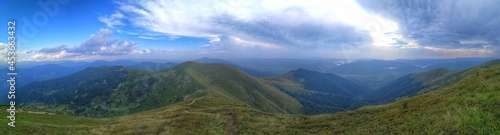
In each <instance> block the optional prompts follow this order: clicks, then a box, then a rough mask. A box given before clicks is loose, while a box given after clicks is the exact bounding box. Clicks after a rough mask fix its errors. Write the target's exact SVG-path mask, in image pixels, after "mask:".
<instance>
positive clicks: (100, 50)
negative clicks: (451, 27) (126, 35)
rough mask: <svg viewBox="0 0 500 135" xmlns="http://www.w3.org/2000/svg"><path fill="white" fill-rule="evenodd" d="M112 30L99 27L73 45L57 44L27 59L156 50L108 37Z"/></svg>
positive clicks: (73, 57) (140, 52)
mask: <svg viewBox="0 0 500 135" xmlns="http://www.w3.org/2000/svg"><path fill="white" fill-rule="evenodd" d="M112 34H113V31H111V30H110V29H100V30H99V31H97V33H96V34H94V35H91V37H90V38H89V39H88V40H85V41H83V42H82V43H80V44H78V45H75V46H71V47H70V46H68V45H59V46H55V47H46V48H42V49H40V50H38V51H36V52H35V53H34V54H33V55H32V56H31V57H30V58H29V59H28V60H35V61H37V60H58V59H89V58H99V57H103V56H121V55H130V54H151V53H154V52H155V51H156V50H149V49H145V50H139V49H137V48H138V45H137V43H136V42H133V41H120V40H118V39H110V36H111V35H112Z"/></svg>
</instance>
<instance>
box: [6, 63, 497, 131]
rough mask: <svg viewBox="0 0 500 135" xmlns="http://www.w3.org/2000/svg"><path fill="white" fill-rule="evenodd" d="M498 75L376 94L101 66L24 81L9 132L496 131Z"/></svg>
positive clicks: (420, 81)
mask: <svg viewBox="0 0 500 135" xmlns="http://www.w3.org/2000/svg"><path fill="white" fill-rule="evenodd" d="M499 81H500V61H499V60H493V61H489V62H486V63H483V64H480V65H477V66H474V67H472V68H469V69H466V70H453V71H452V70H448V69H444V68H438V69H434V70H430V71H426V72H420V73H412V74H408V75H406V76H403V77H401V78H399V79H396V81H394V82H392V83H390V84H388V85H386V86H384V87H382V88H380V89H377V90H370V89H369V88H367V87H366V86H363V85H361V84H359V83H356V82H353V81H351V80H348V79H344V78H343V77H341V76H338V75H335V74H332V73H321V72H317V71H310V70H305V69H297V70H293V71H290V72H288V73H285V74H282V75H280V76H275V77H253V76H250V75H248V74H247V73H245V72H244V71H242V70H240V69H238V68H235V67H232V66H228V65H224V64H210V63H208V64H202V63H198V62H185V63H182V64H179V65H176V66H174V67H172V68H165V69H161V70H138V69H132V68H127V67H123V66H99V67H90V68H86V69H84V70H82V71H79V72H76V73H74V74H72V75H68V76H65V77H62V78H57V79H51V80H47V81H41V82H34V83H31V84H29V85H26V86H23V87H21V88H20V89H23V90H24V91H22V92H20V93H19V96H18V97H19V99H18V100H17V101H16V102H18V103H20V104H21V106H20V109H18V112H16V116H17V120H16V122H17V123H16V125H17V127H16V128H15V129H9V130H7V131H9V133H8V134H28V133H38V134H69V133H72V134H371V133H380V134H394V133H398V134H415V133H418V134H422V133H423V134H444V133H445V134H448V133H456V134H496V133H500V126H498V125H499V123H498V121H499V120H500V115H499V114H498V113H497V112H499V111H500V110H499V109H498V108H499V107H500V106H499V104H498V103H499V102H500V96H498V95H499V94H500V93H499V92H500V91H499V90H500V84H499V83H497V82H499ZM2 108H3V109H6V108H8V106H2ZM311 114H313V115H311ZM2 121H4V122H5V123H6V122H7V119H2ZM0 128H2V130H4V129H5V130H6V128H7V126H1V127H0Z"/></svg>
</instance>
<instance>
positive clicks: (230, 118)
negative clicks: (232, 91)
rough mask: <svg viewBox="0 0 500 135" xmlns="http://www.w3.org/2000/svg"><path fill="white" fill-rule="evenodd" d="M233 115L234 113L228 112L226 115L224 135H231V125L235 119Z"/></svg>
mask: <svg viewBox="0 0 500 135" xmlns="http://www.w3.org/2000/svg"><path fill="white" fill-rule="evenodd" d="M235 117H236V116H235V115H234V114H232V113H231V114H229V116H227V124H226V135H233V125H234V121H235Z"/></svg>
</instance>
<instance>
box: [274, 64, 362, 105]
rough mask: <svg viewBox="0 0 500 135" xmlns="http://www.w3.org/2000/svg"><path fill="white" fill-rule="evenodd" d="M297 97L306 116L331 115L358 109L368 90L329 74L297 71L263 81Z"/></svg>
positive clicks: (303, 70)
mask: <svg viewBox="0 0 500 135" xmlns="http://www.w3.org/2000/svg"><path fill="white" fill-rule="evenodd" d="M265 80H267V82H269V83H270V84H273V85H275V86H276V87H278V88H279V89H281V90H282V91H284V92H286V93H288V94H290V95H291V96H293V97H295V98H297V99H298V100H299V101H300V102H301V103H302V104H303V105H304V109H305V113H306V114H319V113H333V112H339V111H344V110H347V109H352V108H356V107H358V106H357V105H356V103H357V102H358V100H360V98H361V97H362V96H363V95H365V94H367V93H368V92H369V89H368V88H366V87H364V86H362V85H360V84H357V83H355V82H352V81H350V80H347V79H344V78H342V77H340V76H337V75H335V74H332V73H320V72H316V71H309V70H305V69H298V70H294V71H290V72H288V73H286V74H283V75H282V76H280V77H276V78H268V79H265Z"/></svg>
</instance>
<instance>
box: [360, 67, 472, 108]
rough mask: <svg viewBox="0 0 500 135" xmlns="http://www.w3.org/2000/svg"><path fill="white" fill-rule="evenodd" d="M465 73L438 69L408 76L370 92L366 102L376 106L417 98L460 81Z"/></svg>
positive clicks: (365, 98)
mask: <svg viewBox="0 0 500 135" xmlns="http://www.w3.org/2000/svg"><path fill="white" fill-rule="evenodd" d="M463 73H464V71H449V70H447V69H444V68H438V69H434V70H430V71H427V72H422V73H412V74H408V75H406V76H403V77H400V78H398V79H397V80H396V81H394V82H391V83H390V84H388V85H386V86H384V87H382V88H380V89H377V90H375V91H372V92H370V94H367V95H366V96H365V97H364V100H365V101H366V102H370V103H376V104H382V103H389V102H394V101H395V100H396V99H398V98H402V97H411V96H415V95H418V94H421V93H424V92H428V91H432V90H436V89H438V88H441V87H443V86H446V85H449V84H451V83H453V82H455V81H456V80H457V79H459V78H460V77H461V76H462V75H463Z"/></svg>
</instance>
